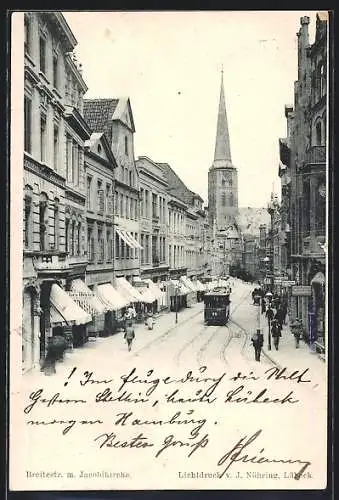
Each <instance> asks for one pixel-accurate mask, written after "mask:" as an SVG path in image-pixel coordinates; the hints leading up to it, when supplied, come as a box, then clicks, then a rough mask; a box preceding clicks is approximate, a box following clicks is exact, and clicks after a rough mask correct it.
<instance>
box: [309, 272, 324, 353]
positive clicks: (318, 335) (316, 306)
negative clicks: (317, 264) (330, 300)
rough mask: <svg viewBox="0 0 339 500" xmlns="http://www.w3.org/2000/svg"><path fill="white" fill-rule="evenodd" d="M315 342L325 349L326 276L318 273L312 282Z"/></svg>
mask: <svg viewBox="0 0 339 500" xmlns="http://www.w3.org/2000/svg"><path fill="white" fill-rule="evenodd" d="M311 288H312V307H313V313H314V333H315V340H317V342H319V344H321V345H322V346H323V347H325V345H326V342H325V275H324V273H322V272H321V271H319V272H317V273H316V274H315V276H314V277H313V278H312V280H311Z"/></svg>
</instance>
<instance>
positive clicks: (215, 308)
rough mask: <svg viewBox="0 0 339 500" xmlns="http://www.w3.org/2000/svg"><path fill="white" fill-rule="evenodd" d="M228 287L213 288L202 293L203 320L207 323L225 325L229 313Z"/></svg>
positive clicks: (229, 292) (229, 291)
mask: <svg viewBox="0 0 339 500" xmlns="http://www.w3.org/2000/svg"><path fill="white" fill-rule="evenodd" d="M230 294H231V290H230V288H229V287H218V288H214V290H212V291H211V292H206V293H205V295H204V306H205V307H204V321H205V323H206V324H207V325H226V323H227V321H228V318H229V315H230V303H231V301H230Z"/></svg>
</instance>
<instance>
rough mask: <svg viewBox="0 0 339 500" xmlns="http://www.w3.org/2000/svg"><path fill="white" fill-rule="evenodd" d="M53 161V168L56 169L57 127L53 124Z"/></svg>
mask: <svg viewBox="0 0 339 500" xmlns="http://www.w3.org/2000/svg"><path fill="white" fill-rule="evenodd" d="M53 162H54V165H53V167H54V170H58V164H59V127H58V126H57V125H54V135H53Z"/></svg>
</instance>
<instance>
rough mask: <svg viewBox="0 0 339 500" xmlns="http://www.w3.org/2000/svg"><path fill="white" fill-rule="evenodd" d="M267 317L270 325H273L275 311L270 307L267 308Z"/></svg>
mask: <svg viewBox="0 0 339 500" xmlns="http://www.w3.org/2000/svg"><path fill="white" fill-rule="evenodd" d="M265 316H266V318H267V321H268V323H271V321H272V319H273V318H274V311H273V309H272V308H271V306H270V305H269V306H268V308H267V311H266V314H265Z"/></svg>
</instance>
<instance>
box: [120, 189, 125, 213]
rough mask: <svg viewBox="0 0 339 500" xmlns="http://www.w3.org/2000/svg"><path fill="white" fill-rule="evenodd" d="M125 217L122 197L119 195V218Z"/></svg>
mask: <svg viewBox="0 0 339 500" xmlns="http://www.w3.org/2000/svg"><path fill="white" fill-rule="evenodd" d="M124 216H125V213H124V195H123V194H121V195H120V217H124Z"/></svg>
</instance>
